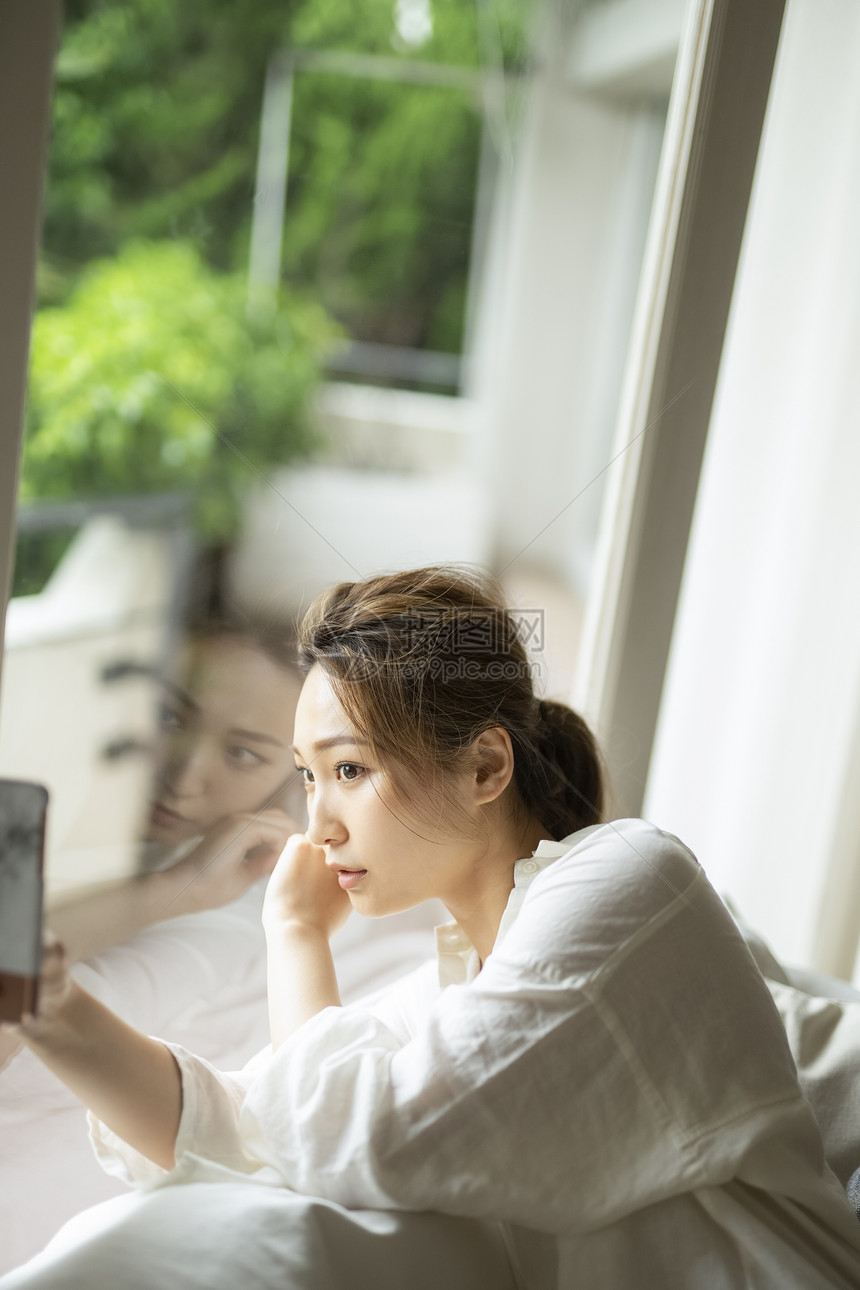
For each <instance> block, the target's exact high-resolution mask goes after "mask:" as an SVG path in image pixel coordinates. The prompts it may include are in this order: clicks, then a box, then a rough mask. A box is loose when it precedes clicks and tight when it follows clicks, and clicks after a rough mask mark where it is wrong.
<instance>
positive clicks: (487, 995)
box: [0, 569, 860, 1290]
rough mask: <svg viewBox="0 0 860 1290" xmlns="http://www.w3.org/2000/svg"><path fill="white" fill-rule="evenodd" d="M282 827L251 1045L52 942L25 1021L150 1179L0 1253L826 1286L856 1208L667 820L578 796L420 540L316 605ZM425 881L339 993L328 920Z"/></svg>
mask: <svg viewBox="0 0 860 1290" xmlns="http://www.w3.org/2000/svg"><path fill="white" fill-rule="evenodd" d="M300 660H301V664H302V668H303V670H304V671H305V673H306V679H305V682H304V686H303V689H302V693H301V697H300V700H299V704H298V709H297V713H296V726H295V738H294V743H295V752H296V758H297V764H298V766H299V768H300V771H301V774H302V775H303V777H304V779H305V783H306V788H307V792H308V803H309V826H308V830H307V833H306V835H297V836H294V837H293V838H291V840H290V842H289V843H288V845H287V847H286V849H285V851H284V854H283V855H282V856H281V858H280V859H279V861H278V863H277V866H276V868H275V870H274V872H273V874H272V877H271V879H270V881H269V885H268V888H267V893H266V899H265V904H264V912H263V919H264V926H265V930H266V936H267V941H268V951H269V1010H270V1020H271V1035H272V1048H271V1051H270V1052H269V1051H266V1052H264V1053H262V1054H260V1055H259V1057H258V1058H255V1059H254V1061H252V1062H251V1063H250V1064H249V1065H248V1066H247V1067H246V1068H245V1069H244V1070H243V1071H242V1072H240V1073H239V1074H238V1075H232V1076H231V1075H224V1074H221V1073H219V1072H217V1071H216V1070H214V1069H213V1068H212V1067H211V1066H209V1065H208V1064H207V1063H206V1062H204V1061H202V1060H201V1059H199V1058H195V1057H193V1056H191V1055H190V1054H189V1053H187V1052H185V1051H183V1050H182V1049H179V1048H178V1047H176V1046H175V1045H174V1046H166V1045H165V1044H163V1043H160V1042H158V1041H156V1040H153V1039H147V1038H145V1037H143V1036H142V1035H139V1034H137V1033H136V1032H134V1031H133V1030H131V1029H129V1028H128V1027H126V1026H124V1025H123V1024H122V1023H121V1022H119V1021H118V1020H117V1019H116V1018H115V1017H113V1016H112V1015H111V1014H110V1013H109V1012H107V1011H106V1010H105V1009H103V1008H101V1007H100V1006H99V1005H98V1004H97V1003H96V1002H95V1001H94V1000H92V999H90V998H88V997H87V996H86V995H85V994H84V993H83V992H82V991H81V990H80V989H79V988H77V987H76V986H75V985H74V984H73V983H71V982H70V981H69V979H68V976H67V974H66V972H65V969H64V965H63V956H62V951H61V949H60V947H59V946H57V945H54V946H53V947H52V948H51V949H50V950H49V952H48V953H47V955H46V966H45V974H44V975H45V989H44V1002H43V1010H42V1013H41V1014H40V1016H39V1018H37V1019H28V1020H27V1021H26V1022H25V1024H24V1026H23V1027H22V1031H23V1034H24V1036H25V1038H26V1042H27V1043H28V1044H29V1045H30V1046H31V1048H32V1049H33V1050H34V1051H35V1052H37V1053H38V1054H39V1055H40V1056H41V1057H42V1058H43V1060H44V1061H46V1062H47V1063H48V1064H50V1065H51V1067H52V1068H53V1069H54V1070H55V1071H56V1072H57V1073H58V1074H60V1075H61V1077H62V1078H63V1079H65V1080H67V1081H68V1082H69V1084H70V1085H71V1086H73V1087H74V1088H76V1089H77V1090H78V1092H79V1094H80V1096H81V1097H82V1098H83V1099H84V1100H85V1101H86V1102H87V1103H88V1105H89V1106H90V1107H91V1108H92V1112H93V1120H92V1132H93V1136H94V1141H95V1145H96V1149H97V1151H98V1153H99V1154H100V1156H101V1158H102V1160H103V1162H104V1163H105V1165H106V1167H107V1168H109V1169H111V1170H113V1171H115V1172H117V1173H119V1174H121V1175H122V1176H124V1177H126V1178H127V1179H128V1180H129V1181H130V1182H133V1183H135V1184H137V1185H139V1186H142V1187H143V1189H144V1192H145V1193H146V1194H144V1195H143V1196H142V1197H140V1196H133V1197H122V1198H120V1199H119V1200H117V1201H113V1202H109V1203H108V1205H106V1206H101V1207H99V1208H97V1209H96V1210H93V1211H90V1212H89V1213H88V1214H87V1215H85V1216H82V1218H81V1219H79V1220H76V1221H75V1222H73V1223H71V1224H69V1225H68V1226H67V1227H66V1229H64V1231H63V1232H61V1233H60V1235H59V1236H58V1237H57V1238H56V1240H55V1241H54V1242H52V1244H51V1245H50V1246H49V1247H48V1249H47V1250H46V1251H45V1252H44V1254H43V1255H41V1256H39V1257H38V1258H36V1259H35V1260H33V1261H32V1262H31V1263H30V1264H28V1265H26V1266H25V1267H24V1268H22V1269H20V1270H19V1271H18V1272H16V1273H13V1274H11V1275H10V1276H9V1277H8V1278H7V1279H5V1280H4V1281H2V1282H0V1285H2V1286H3V1290H12V1288H13V1287H16V1288H17V1287H42V1286H45V1287H47V1286H51V1287H54V1288H64V1287H71V1286H84V1285H86V1286H91V1285H92V1286H98V1285H118V1284H121V1285H123V1286H124V1287H128V1288H130V1290H137V1287H141V1288H142V1287H154V1286H156V1285H162V1284H170V1285H171V1286H174V1287H188V1290H191V1288H197V1287H203V1286H206V1287H207V1290H211V1288H212V1287H216V1288H217V1287H222V1286H223V1287H228V1286H229V1287H233V1286H235V1285H237V1284H243V1285H247V1286H253V1287H260V1288H261V1290H262V1288H263V1287H266V1288H268V1287H272V1288H273V1290H274V1287H279V1288H281V1287H287V1286H303V1287H305V1286H319V1287H338V1286H347V1285H349V1286H356V1285H359V1286H363V1285H374V1286H375V1287H391V1290H394V1287H397V1288H398V1290H400V1288H401V1287H402V1286H404V1285H412V1286H415V1287H430V1286H434V1287H435V1286H438V1285H440V1284H444V1285H445V1286H446V1287H456V1288H458V1290H459V1288H460V1287H462V1290H466V1288H467V1287H468V1288H469V1290H476V1288H481V1290H483V1287H484V1286H487V1287H489V1286H492V1287H498V1288H499V1290H505V1288H506V1287H509V1286H511V1287H513V1286H527V1287H529V1288H535V1290H548V1288H549V1287H552V1286H561V1287H564V1288H565V1290H566V1288H567V1287H570V1290H573V1288H574V1287H577V1290H579V1288H580V1287H583V1286H587V1287H592V1286H594V1287H598V1286H599V1287H601V1290H615V1288H616V1287H617V1288H621V1287H623V1288H624V1290H628V1288H629V1287H630V1286H631V1285H636V1286H648V1287H650V1286H654V1287H660V1288H661V1290H662V1288H663V1287H668V1286H676V1285H677V1286H690V1287H696V1288H698V1287H700V1286H707V1287H708V1290H729V1287H732V1288H735V1287H751V1286H757V1287H758V1286H761V1287H771V1286H772V1287H780V1288H782V1287H790V1286H797V1287H801V1286H802V1287H804V1288H811V1287H825V1286H826V1287H835V1286H844V1287H849V1286H856V1285H857V1284H858V1283H860V1225H858V1224H857V1220H856V1218H855V1217H854V1214H853V1212H852V1210H851V1208H850V1206H849V1204H848V1202H847V1199H846V1197H845V1195H844V1193H843V1192H842V1189H841V1188H840V1186H839V1184H838V1182H837V1180H836V1178H835V1177H834V1176H833V1174H832V1173H831V1172H830V1171H829V1169H828V1167H827V1165H826V1163H825V1161H824V1156H823V1151H822V1145H821V1138H820V1134H819V1132H818V1129H817V1127H816V1125H815V1122H814V1120H813V1117H812V1113H811V1110H810V1108H809V1106H808V1104H807V1103H806V1102H805V1101H804V1100H803V1098H802V1096H801V1094H800V1090H799V1087H798V1084H797V1078H796V1073H795V1068H794V1064H793V1062H792V1058H791V1054H790V1052H789V1049H788V1045H787V1042H786V1038H785V1033H784V1030H783V1028H782V1025H781V1023H780V1019H779V1015H778V1014H777V1012H776V1010H775V1008H774V1006H773V1003H772V1001H771V999H770V996H769V994H768V992H767V989H766V987H765V985H764V983H763V980H762V978H761V976H760V974H759V973H758V970H757V969H756V967H755V965H754V963H753V961H752V959H751V957H750V955H749V953H748V951H747V950H746V947H745V946H744V944H743V941H742V940H741V937H740V935H739V933H738V932H737V930H736V928H735V926H734V924H733V922H732V920H731V918H730V916H729V915H728V913H727V912H726V911H725V909H724V907H723V906H722V904H721V902H720V901H719V899H718V898H717V897H716V895H715V894H714V893H713V891H712V890H711V888H710V887H709V885H708V883H707V880H706V879H705V877H704V874H703V873H702V871H701V870H700V869H699V867H698V865H697V863H696V861H695V859H694V858H693V856H692V855H691V854H690V852H689V851H688V850H687V849H686V848H685V847H684V846H683V845H682V844H681V843H680V842H678V841H677V839H675V838H672V837H670V836H668V835H666V834H663V833H661V832H660V831H659V830H658V829H656V828H654V827H652V826H650V825H647V824H645V823H643V822H641V821H615V822H612V823H608V822H605V820H604V816H603V805H602V789H601V774H600V766H599V760H598V757H597V753H596V750H595V747H594V743H593V741H592V739H591V736H590V734H589V732H588V730H587V729H586V727H585V726H584V724H583V723H582V721H581V720H580V719H579V718H578V717H577V716H576V715H575V714H574V713H573V712H571V711H570V710H569V709H567V708H565V707H564V706H563V705H561V704H556V703H547V702H542V701H538V700H537V699H536V697H535V695H534V693H533V690H532V684H531V677H530V674H529V668H528V662H527V658H526V655H525V651H524V648H523V645H522V642H521V641H520V639H519V637H518V635H517V631H516V626H515V623H514V621H513V620H512V618H511V616H510V615H509V613H508V612H507V611H506V609H505V608H504V605H503V604H502V602H501V600H500V598H499V596H498V593H497V592H496V590H495V589H494V587H493V586H492V585H490V584H489V583H487V582H486V581H484V580H481V579H478V578H476V577H472V576H467V575H465V574H462V573H459V572H457V571H453V570H445V569H429V570H418V571H414V572H411V573H405V574H398V575H393V576H390V577H384V578H376V579H371V580H369V581H367V582H363V583H357V584H345V585H342V586H339V587H336V588H334V589H333V590H332V591H331V592H329V593H327V595H325V596H324V597H322V598H321V599H320V600H319V601H318V602H317V603H316V604H315V605H314V606H312V608H311V610H310V611H309V613H308V616H307V617H306V619H305V622H304V624H303V626H302V630H301V640H300ZM430 896H438V897H441V898H442V900H443V901H444V902H445V904H446V905H447V907H448V909H449V911H450V912H451V914H452V915H453V917H454V919H455V922H454V923H452V924H449V925H447V926H446V927H444V928H442V929H440V932H439V955H438V965H436V969H435V976H434V977H431V976H429V975H428V974H427V972H425V971H419V972H418V973H417V974H413V976H411V977H409V978H407V979H405V980H404V981H403V982H401V983H400V985H399V986H397V987H395V988H394V989H393V990H392V991H391V992H389V993H388V994H386V995H385V996H384V997H382V998H381V999H378V1000H375V1001H371V1002H369V1003H367V1004H365V1005H363V1006H362V1005H354V1006H350V1007H346V1008H342V1007H340V1006H339V998H338V990H337V982H336V979H335V974H334V969H333V964H332V959H331V954H330V950H329V940H330V937H331V935H332V933H333V931H334V930H335V928H337V927H338V926H339V924H340V923H341V921H342V920H343V918H344V917H345V916H346V914H347V912H348V910H349V909H350V908H355V909H357V910H358V911H359V912H361V913H363V914H366V915H369V916H378V915H384V914H389V913H392V912H394V911H396V910H400V909H404V908H406V907H409V906H411V905H414V904H415V903H416V902H419V901H422V900H424V899H426V898H427V897H430Z"/></svg>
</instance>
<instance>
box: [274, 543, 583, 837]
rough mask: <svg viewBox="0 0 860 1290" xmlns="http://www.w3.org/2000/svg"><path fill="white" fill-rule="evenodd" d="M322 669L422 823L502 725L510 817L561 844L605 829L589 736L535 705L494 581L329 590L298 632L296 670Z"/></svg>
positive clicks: (439, 810) (472, 576) (547, 706)
mask: <svg viewBox="0 0 860 1290" xmlns="http://www.w3.org/2000/svg"><path fill="white" fill-rule="evenodd" d="M317 665H319V666H320V667H322V668H323V669H324V670H325V672H326V675H327V677H328V679H329V681H330V683H331V685H332V688H333V690H334V693H335V696H336V697H337V699H338V701H339V702H340V705H341V707H342V708H343V709H344V712H345V713H346V715H347V717H348V719H349V720H350V722H351V723H352V725H353V727H354V728H355V730H356V732H357V733H358V734H359V735H361V736H362V737H363V738H365V739H368V740H369V741H370V744H371V746H372V748H373V749H374V752H375V753H376V754H377V755H378V757H379V759H380V761H381V762H382V764H383V765H384V766H385V768H386V770H387V771H388V772H389V775H390V777H391V780H392V782H393V784H394V787H395V791H396V793H397V796H398V798H399V799H400V800H401V801H402V802H403V803H404V804H406V803H407V801H409V798H410V797H411V799H412V801H411V803H410V806H409V809H410V810H411V811H412V812H413V814H415V815H417V816H418V817H419V818H422V819H429V818H433V817H436V818H439V819H441V818H443V816H444V813H445V810H446V807H447V808H448V814H450V809H451V803H450V800H449V797H448V795H447V794H446V787H447V784H446V777H449V776H450V772H451V771H452V770H454V769H460V768H462V767H463V766H464V765H465V764H467V760H466V759H467V758H468V757H469V755H470V748H471V745H472V743H473V741H474V740H475V739H476V738H477V737H478V736H479V735H480V734H481V733H482V732H483V731H485V730H489V729H492V728H493V727H496V726H501V727H502V728H503V729H505V730H507V732H508V734H509V735H510V738H511V744H512V746H513V752H514V781H513V782H514V786H515V790H516V793H515V794H514V796H513V797H512V798H510V799H509V800H510V801H512V804H513V807H514V809H516V810H520V811H521V810H522V808H523V807H525V808H526V809H527V810H528V811H529V812H531V813H532V814H534V815H535V816H536V817H537V819H539V820H540V822H541V824H542V825H543V826H544V827H545V828H546V829H547V830H548V832H549V833H550V835H551V836H552V837H553V838H556V839H560V838H563V837H565V836H566V835H567V834H569V833H573V832H575V831H576V830H577V829H581V828H584V827H585V826H586V825H589V824H597V823H599V822H601V820H602V810H603V798H604V788H603V772H602V766H601V759H600V754H599V752H598V749H597V746H596V743H595V741H594V738H593V736H592V734H591V731H590V730H589V729H588V726H587V725H586V724H585V722H584V721H583V720H582V718H581V717H579V716H578V715H577V714H576V713H575V712H573V711H572V709H570V708H568V707H567V706H566V705H565V704H563V703H555V702H550V701H547V700H538V699H537V697H536V696H535V693H534V687H533V681H532V671H531V666H530V664H529V659H528V654H527V652H526V648H525V645H524V642H523V639H522V632H521V630H520V624H518V622H517V621H516V619H515V617H514V615H513V614H512V613H511V612H510V611H509V610H508V609H507V607H506V605H505V601H504V596H503V593H502V591H501V588H500V586H499V585H498V583H497V582H496V581H495V580H494V579H492V578H491V577H489V576H487V575H482V574H476V573H473V572H471V571H470V572H465V571H463V570H461V569H458V568H446V567H429V568H423V569H413V570H409V571H407V572H403V573H394V574H389V575H383V576H379V577H375V578H368V579H367V580H366V581H364V582H349V583H347V582H344V583H340V584H339V585H338V586H336V587H332V588H331V589H330V590H329V591H326V592H324V593H323V594H322V595H320V596H318V597H317V599H316V600H315V601H314V602H313V604H312V605H311V607H310V608H309V610H308V611H307V614H306V615H305V618H304V620H303V622H302V623H301V626H300V628H299V666H300V667H301V669H302V671H303V672H306V673H307V672H309V671H310V669H311V668H312V667H314V666H317ZM404 772H405V774H404ZM416 780H417V781H418V782H420V783H421V787H422V794H423V796H424V799H425V800H424V801H423V803H422V804H421V805H420V806H419V807H418V808H417V809H416V805H415V802H414V784H415V782H416ZM410 781H411V784H412V791H411V794H410V793H409V788H408V784H409V782H410ZM448 782H449V781H448Z"/></svg>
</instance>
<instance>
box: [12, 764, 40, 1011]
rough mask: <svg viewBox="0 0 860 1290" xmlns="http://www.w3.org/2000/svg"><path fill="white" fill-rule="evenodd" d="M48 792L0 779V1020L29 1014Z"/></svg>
mask: <svg viewBox="0 0 860 1290" xmlns="http://www.w3.org/2000/svg"><path fill="white" fill-rule="evenodd" d="M47 805H48V793H47V790H46V789H45V788H43V787H42V785H41V784H29V783H24V782H21V781H18V780H9V779H0V1017H2V1018H3V1019H4V1020H7V1021H17V1020H18V1018H19V1017H20V1015H21V1012H22V1011H24V1010H27V1011H33V1010H35V1005H36V989H37V985H38V979H39V970H40V965H41V958H42V856H43V853H44V847H45V814H46V810H47Z"/></svg>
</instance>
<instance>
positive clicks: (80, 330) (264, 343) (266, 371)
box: [22, 242, 336, 536]
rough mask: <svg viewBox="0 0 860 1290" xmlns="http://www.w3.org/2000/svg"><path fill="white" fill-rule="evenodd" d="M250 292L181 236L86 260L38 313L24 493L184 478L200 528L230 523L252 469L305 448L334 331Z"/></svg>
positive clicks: (90, 491)
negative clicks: (253, 305) (66, 290)
mask: <svg viewBox="0 0 860 1290" xmlns="http://www.w3.org/2000/svg"><path fill="white" fill-rule="evenodd" d="M246 294H247V285H246V282H245V279H244V276H243V275H242V274H224V273H219V272H218V271H217V270H213V269H211V268H210V267H209V266H208V265H206V264H205V263H204V262H203V260H202V259H201V257H200V255H199V253H198V252H197V251H196V250H195V248H194V247H193V246H191V245H190V244H187V243H183V242H172V243H170V242H155V243H146V242H133V243H130V244H128V245H127V246H126V247H125V248H124V249H123V250H122V252H121V253H120V254H119V255H118V256H117V257H116V258H115V259H112V260H102V261H96V262H94V263H93V264H92V265H90V266H89V268H87V269H86V270H85V272H84V273H83V274H82V276H81V278H80V279H79V281H78V283H77V285H76V287H75V289H74V291H73V292H72V294H71V296H70V297H69V299H68V300H67V302H66V303H65V304H64V305H61V306H56V307H53V308H47V309H43V310H42V311H41V312H40V313H39V315H38V316H37V319H36V323H35V327H34V333H33V345H32V360H31V374H30V399H29V418H30V425H29V431H28V435H27V439H26V441H25V449H24V471H23V485H22V495H23V496H24V497H25V498H27V497H56V496H68V495H78V496H98V495H102V496H103V495H111V494H119V493H124V492H136V493H141V492H150V491H167V490H170V489H177V488H179V489H182V488H187V487H188V486H189V482H192V483H193V485H194V487H195V491H196V492H197V495H198V512H199V519H200V527H201V529H202V531H203V532H204V533H205V534H207V535H209V536H214V535H220V534H224V533H226V532H229V530H230V529H231V527H232V524H233V520H234V516H235V505H236V502H235V487H234V483H235V480H236V478H237V477H244V478H247V477H248V475H249V465H248V464H250V466H251V467H256V468H257V469H259V470H261V471H262V470H265V469H267V468H268V467H269V466H270V465H271V464H272V463H273V462H278V461H285V460H289V459H290V458H292V457H295V456H296V455H299V454H301V453H304V452H307V451H308V450H309V448H310V447H311V446H312V445H313V443H314V437H313V432H312V430H311V428H310V425H309V422H308V417H307V410H306V409H307V403H308V399H309V396H310V394H311V392H312V390H313V388H314V386H315V384H316V381H317V379H318V375H319V369H320V364H321V362H322V360H323V357H324V355H325V352H326V350H327V348H328V347H329V346H330V345H331V344H332V342H333V340H334V337H335V334H336V333H335V329H334V328H333V326H332V324H331V322H330V321H329V319H328V318H327V316H326V315H325V313H324V312H323V310H322V309H321V308H320V307H319V305H317V304H316V303H315V302H313V301H310V300H308V299H304V298H302V297H300V296H298V295H296V294H295V293H288V292H286V291H284V292H282V294H281V296H280V298H279V300H278V302H277V303H273V304H272V305H271V307H270V308H268V309H267V308H261V309H259V310H256V311H251V312H250V313H249V312H248V310H247V307H246ZM171 387H173V388H171ZM186 400H187V402H186ZM237 452H238V453H241V455H242V458H241V459H240V458H239V456H237ZM242 459H244V462H245V463H246V464H244V465H243V462H242Z"/></svg>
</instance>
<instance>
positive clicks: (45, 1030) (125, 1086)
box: [23, 983, 182, 1169]
mask: <svg viewBox="0 0 860 1290" xmlns="http://www.w3.org/2000/svg"><path fill="white" fill-rule="evenodd" d="M23 1038H24V1041H25V1043H27V1045H28V1046H29V1047H30V1048H32V1049H33V1051H34V1053H36V1055H37V1056H38V1057H40V1058H41V1060H42V1061H43V1062H44V1063H45V1065H46V1066H48V1067H49V1069H50V1070H52V1071H53V1072H54V1074H55V1075H57V1076H58V1077H59V1078H60V1079H61V1080H62V1081H63V1083H65V1084H66V1085H68V1087H69V1088H70V1089H71V1090H72V1092H73V1093H75V1094H76V1096H77V1097H79V1098H80V1099H81V1101H82V1102H83V1103H84V1104H85V1105H86V1106H88V1107H89V1108H90V1110H91V1111H92V1112H93V1113H94V1114H95V1115H96V1116H98V1118H99V1119H100V1120H103V1121H104V1123H105V1124H106V1125H107V1126H108V1128H110V1129H113V1131H114V1132H115V1133H117V1134H119V1136H120V1137H121V1138H122V1139H123V1140H124V1141H125V1142H127V1143H129V1145H130V1146H132V1147H134V1148H136V1150H138V1151H140V1152H142V1154H143V1155H145V1156H146V1157H147V1158H148V1159H149V1160H152V1161H154V1162H155V1163H156V1164H158V1165H161V1166H162V1167H163V1168H165V1169H170V1168H171V1167H172V1166H173V1164H174V1149H175V1146H176V1134H177V1132H178V1130H179V1119H180V1115H181V1112H182V1079H181V1076H180V1073H179V1067H178V1066H177V1064H176V1061H175V1060H174V1058H173V1055H172V1054H171V1052H170V1050H169V1049H168V1048H166V1047H165V1046H164V1044H162V1043H159V1042H158V1040H156V1039H149V1038H147V1037H146V1036H145V1035H142V1034H140V1032H139V1031H137V1030H134V1029H133V1028H132V1027H131V1026H128V1025H126V1023H125V1022H124V1021H121V1020H120V1019H119V1017H117V1016H116V1015H115V1014H114V1013H112V1012H111V1011H110V1009H109V1008H106V1007H105V1006H104V1004H102V1003H100V1002H99V1001H98V1000H97V999H94V998H93V997H92V995H90V994H87V992H86V991H85V990H82V989H81V988H80V986H78V985H76V984H75V983H71V985H70V987H69V990H68V995H67V998H66V999H65V1000H64V1002H63V1004H62V1008H61V1009H60V1010H59V1011H58V1012H57V1014H56V1015H55V1016H52V1017H51V1019H50V1020H49V1021H40V1020H39V1019H38V1018H37V1019H36V1020H34V1021H30V1022H28V1023H26V1024H25V1026H24V1027H23Z"/></svg>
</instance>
